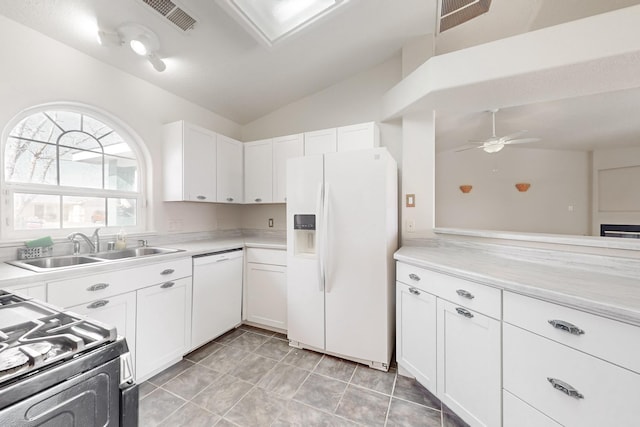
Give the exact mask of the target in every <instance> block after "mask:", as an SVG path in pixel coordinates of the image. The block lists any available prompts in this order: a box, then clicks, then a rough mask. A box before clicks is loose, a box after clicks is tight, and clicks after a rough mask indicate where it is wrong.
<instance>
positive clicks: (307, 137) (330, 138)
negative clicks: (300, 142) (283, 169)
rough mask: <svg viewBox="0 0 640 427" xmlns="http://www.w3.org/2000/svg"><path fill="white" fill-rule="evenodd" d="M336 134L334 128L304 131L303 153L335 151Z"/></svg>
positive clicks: (310, 154)
mask: <svg viewBox="0 0 640 427" xmlns="http://www.w3.org/2000/svg"><path fill="white" fill-rule="evenodd" d="M337 142H338V134H337V129H336V128H331V129H323V130H317V131H314V132H305V134H304V155H305V156H313V155H315V154H324V153H335V152H336V151H338V149H337Z"/></svg>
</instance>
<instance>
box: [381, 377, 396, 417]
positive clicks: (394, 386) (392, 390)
mask: <svg viewBox="0 0 640 427" xmlns="http://www.w3.org/2000/svg"><path fill="white" fill-rule="evenodd" d="M397 381H398V372H396V373H395V375H394V377H393V386H392V387H391V396H390V397H389V406H387V414H386V415H385V417H384V426H385V427H386V426H387V423H388V422H389V413H390V412H391V403H392V402H393V393H394V392H395V391H396V382H397Z"/></svg>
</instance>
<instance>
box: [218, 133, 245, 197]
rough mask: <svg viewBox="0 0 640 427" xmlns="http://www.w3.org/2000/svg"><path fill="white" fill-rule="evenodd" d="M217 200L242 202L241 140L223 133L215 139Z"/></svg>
mask: <svg viewBox="0 0 640 427" xmlns="http://www.w3.org/2000/svg"><path fill="white" fill-rule="evenodd" d="M216 145H217V154H218V155H217V192H216V194H217V201H218V202H220V203H242V191H243V187H244V185H243V176H244V173H243V168H244V165H243V159H242V142H240V141H236V140H234V139H231V138H229V137H226V136H224V135H218V137H217V141H216Z"/></svg>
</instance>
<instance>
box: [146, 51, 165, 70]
mask: <svg viewBox="0 0 640 427" xmlns="http://www.w3.org/2000/svg"><path fill="white" fill-rule="evenodd" d="M147 59H148V60H149V62H150V63H151V65H153V68H154V69H155V70H156V71H157V72H159V73H161V72H163V71H164V70H166V69H167V64H165V63H164V61H163V60H162V59H160V58H159V57H158V55H156V54H155V53H152V54H150V55H147Z"/></svg>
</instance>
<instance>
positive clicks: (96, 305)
mask: <svg viewBox="0 0 640 427" xmlns="http://www.w3.org/2000/svg"><path fill="white" fill-rule="evenodd" d="M107 304H109V300H106V299H101V300H98V301H96V302H92V303H91V304H89V305H88V306H87V308H100V307H104V306H105V305H107Z"/></svg>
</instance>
